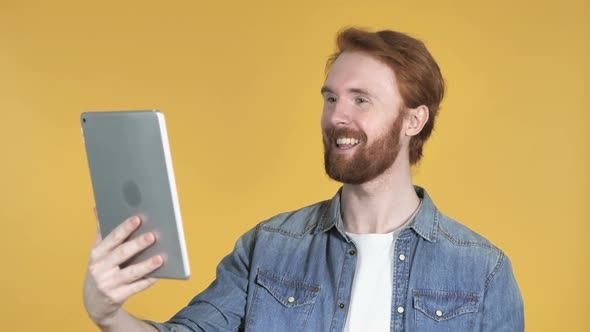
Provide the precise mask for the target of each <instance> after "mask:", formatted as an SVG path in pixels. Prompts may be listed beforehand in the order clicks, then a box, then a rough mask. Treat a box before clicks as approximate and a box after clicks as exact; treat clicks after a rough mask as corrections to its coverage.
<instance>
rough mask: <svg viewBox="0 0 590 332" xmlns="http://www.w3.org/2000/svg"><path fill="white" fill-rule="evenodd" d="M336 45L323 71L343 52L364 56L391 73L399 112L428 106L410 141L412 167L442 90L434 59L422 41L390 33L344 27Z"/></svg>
mask: <svg viewBox="0 0 590 332" xmlns="http://www.w3.org/2000/svg"><path fill="white" fill-rule="evenodd" d="M336 44H337V48H338V49H337V51H336V53H334V54H333V55H332V56H330V58H329V59H328V62H327V64H326V71H328V70H329V69H330V67H331V66H332V64H333V63H334V61H336V59H337V58H338V56H339V55H340V54H342V53H343V52H345V51H353V52H354V51H357V52H363V53H366V54H368V55H369V56H373V57H375V58H376V59H378V60H380V61H382V62H383V63H385V64H386V65H388V66H389V67H390V68H391V69H392V70H393V72H394V75H395V79H396V82H397V85H398V87H399V92H400V95H401V97H402V101H403V108H402V109H403V110H405V109H407V108H416V107H418V106H420V105H425V106H427V107H428V112H429V114H428V115H429V117H428V121H427V122H426V124H425V125H424V128H423V129H422V131H420V133H418V134H417V135H416V136H414V137H412V139H411V140H410V149H409V150H410V163H411V164H412V165H413V164H416V163H417V162H418V161H420V159H421V158H422V147H423V145H424V143H425V142H426V140H427V139H428V138H429V137H430V134H431V133H432V130H433V129H434V120H435V118H436V115H437V114H438V110H439V106H440V103H441V101H442V99H443V96H444V91H445V84H444V80H443V77H442V74H441V72H440V68H439V67H438V64H437V63H436V61H434V58H433V57H432V55H431V54H430V52H428V50H427V49H426V46H425V45H424V43H423V42H422V41H420V40H418V39H415V38H413V37H410V36H408V35H406V34H403V33H401V32H396V31H391V30H383V31H378V32H369V31H365V30H361V29H358V28H348V29H345V30H343V31H341V32H339V33H338V36H337V38H336Z"/></svg>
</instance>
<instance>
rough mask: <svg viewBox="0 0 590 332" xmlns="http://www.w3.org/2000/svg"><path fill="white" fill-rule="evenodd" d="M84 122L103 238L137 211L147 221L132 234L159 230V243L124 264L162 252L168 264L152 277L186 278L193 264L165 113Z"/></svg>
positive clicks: (89, 117) (99, 115)
mask: <svg viewBox="0 0 590 332" xmlns="http://www.w3.org/2000/svg"><path fill="white" fill-rule="evenodd" d="M81 124H82V131H83V136H84V143H85V145H86V154H87V157H88V164H89V167H90V175H91V178H92V187H93V190H94V198H95V200H96V210H97V214H98V218H99V220H100V230H101V234H102V237H103V238H105V237H106V236H107V235H108V234H109V233H110V232H111V231H112V230H113V229H114V228H115V227H116V226H117V225H119V224H120V223H121V222H123V221H124V220H125V219H127V218H128V217H130V216H132V215H139V216H141V217H142V225H141V227H140V228H139V229H138V230H137V231H136V232H135V233H133V234H132V235H131V238H135V237H137V236H140V235H141V234H143V233H145V232H148V231H153V232H155V233H156V238H157V242H156V244H155V245H153V246H152V247H150V248H148V249H147V250H146V251H144V252H142V253H140V254H139V255H137V256H135V257H133V258H132V259H130V260H129V261H127V262H125V263H124V264H122V265H121V268H123V267H125V266H127V265H129V264H132V263H136V262H140V261H142V260H144V259H147V258H149V257H151V256H153V255H156V254H162V255H163V256H164V258H165V263H164V265H163V266H162V267H161V268H160V269H158V270H156V271H155V272H154V273H152V274H151V275H150V276H152V277H157V278H173V279H187V278H188V277H189V275H190V271H189V263H188V258H187V253H186V246H185V241H184V233H183V229H182V219H181V216H180V207H179V204H178V197H177V193H176V182H175V179H174V171H173V169H172V159H171V156H170V149H169V145H168V135H167V132H166V123H165V121H164V115H163V114H162V113H161V112H159V111H128V112H127V111H126V112H86V113H83V114H82V116H81Z"/></svg>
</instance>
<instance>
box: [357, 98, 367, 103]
mask: <svg viewBox="0 0 590 332" xmlns="http://www.w3.org/2000/svg"><path fill="white" fill-rule="evenodd" d="M355 101H356V103H357V104H364V103H368V102H369V100H367V99H365V98H363V97H357V98H356V99H355Z"/></svg>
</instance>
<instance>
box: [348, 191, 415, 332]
mask: <svg viewBox="0 0 590 332" xmlns="http://www.w3.org/2000/svg"><path fill="white" fill-rule="evenodd" d="M420 203H422V202H420ZM421 205H422V204H420V205H419V206H418V208H417V209H416V211H415V212H414V214H413V215H412V216H411V217H410V218H409V219H408V221H407V222H406V223H405V224H404V225H403V226H402V227H400V228H398V229H397V230H395V231H393V232H391V233H387V234H353V233H348V232H346V234H348V236H349V237H350V238H351V240H352V241H353V242H354V244H355V246H356V251H357V260H356V269H355V271H354V279H353V281H352V290H351V298H350V307H349V308H348V314H347V316H346V323H345V325H344V332H360V331H371V332H381V331H383V332H386V331H387V332H388V331H390V330H391V327H390V325H391V293H392V287H393V249H394V244H395V240H396V239H397V237H398V235H399V233H400V232H401V231H402V230H403V229H404V228H406V227H407V226H409V225H410V224H411V223H412V221H413V219H414V217H415V216H416V214H417V212H418V210H419V209H420V206H421Z"/></svg>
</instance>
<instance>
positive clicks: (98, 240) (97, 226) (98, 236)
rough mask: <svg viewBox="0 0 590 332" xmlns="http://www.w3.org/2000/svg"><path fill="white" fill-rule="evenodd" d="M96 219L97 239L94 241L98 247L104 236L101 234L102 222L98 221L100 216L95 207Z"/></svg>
mask: <svg viewBox="0 0 590 332" xmlns="http://www.w3.org/2000/svg"><path fill="white" fill-rule="evenodd" d="M93 210H94V218H95V219H96V239H94V245H95V246H96V245H97V244H98V243H99V242H100V241H102V235H101V234H100V222H99V221H98V214H97V212H96V207H94V209H93Z"/></svg>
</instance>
